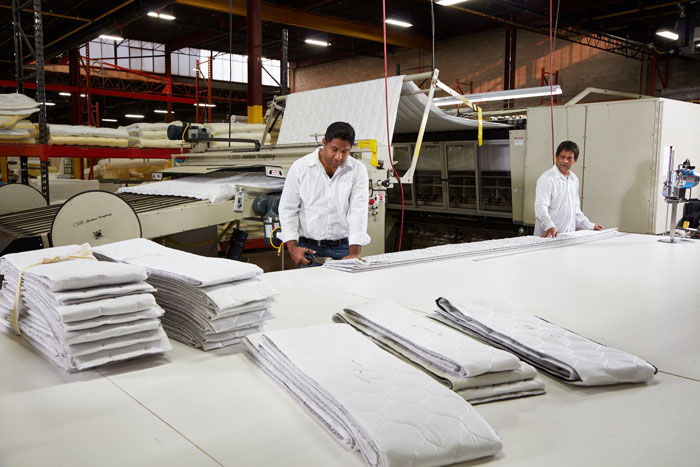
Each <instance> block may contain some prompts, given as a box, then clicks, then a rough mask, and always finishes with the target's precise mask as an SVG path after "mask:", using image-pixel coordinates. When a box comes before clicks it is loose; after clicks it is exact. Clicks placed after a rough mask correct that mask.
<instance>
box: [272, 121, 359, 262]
mask: <svg viewBox="0 0 700 467" xmlns="http://www.w3.org/2000/svg"><path fill="white" fill-rule="evenodd" d="M354 142H355V130H354V129H353V128H352V126H350V124H348V123H345V122H335V123H331V125H330V126H329V127H328V129H327V130H326V134H325V137H324V138H323V141H322V143H323V145H322V146H321V147H320V148H318V149H316V150H315V151H314V152H312V153H311V154H307V155H306V156H304V157H302V158H301V159H299V160H297V161H295V162H294V163H293V164H292V166H291V167H290V168H289V172H287V178H286V180H285V182H284V189H283V190H282V198H281V199H280V206H279V215H280V224H281V227H282V232H281V234H280V238H281V239H282V241H284V242H285V243H286V244H287V250H288V251H289V255H290V256H291V257H292V260H294V262H295V263H296V264H298V265H299V266H302V267H304V266H309V265H312V266H318V264H317V263H315V262H312V261H311V260H310V258H309V257H308V255H316V256H318V257H331V258H333V259H349V258H359V257H360V250H361V249H362V246H363V245H367V244H368V243H369V241H370V238H369V235H367V209H368V208H367V205H368V199H369V182H368V175H367V169H366V168H365V166H364V165H362V163H361V162H359V161H357V160H355V159H354V158H352V157H348V156H349V155H350V149H351V148H352V145H353V143H354Z"/></svg>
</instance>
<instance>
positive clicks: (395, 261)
mask: <svg viewBox="0 0 700 467" xmlns="http://www.w3.org/2000/svg"><path fill="white" fill-rule="evenodd" d="M617 234H618V232H617V229H607V230H602V231H595V230H579V231H577V232H571V233H565V234H559V236H557V237H556V238H541V237H534V236H528V237H512V238H503V239H498V240H485V241H482V242H470V243H460V244H456V245H440V246H434V247H430V248H424V249H421V250H406V251H400V252H396V253H385V254H382V255H374V256H367V257H365V258H363V259H357V258H353V259H341V260H330V261H326V262H325V263H324V265H323V267H326V268H330V269H335V270H338V271H344V272H364V271H373V270H375V269H384V268H391V267H397V266H404V265H407V264H416V263H424V262H430V261H438V260H443V259H454V258H462V257H467V256H483V255H490V254H494V253H501V252H506V251H514V250H530V249H537V248H549V247H553V246H564V245H572V244H577V243H586V242H591V241H596V240H604V239H606V238H612V237H615V236H616V235H617Z"/></svg>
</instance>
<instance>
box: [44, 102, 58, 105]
mask: <svg viewBox="0 0 700 467" xmlns="http://www.w3.org/2000/svg"><path fill="white" fill-rule="evenodd" d="M44 105H56V103H55V102H44Z"/></svg>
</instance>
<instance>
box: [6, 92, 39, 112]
mask: <svg viewBox="0 0 700 467" xmlns="http://www.w3.org/2000/svg"><path fill="white" fill-rule="evenodd" d="M34 107H39V103H38V102H37V101H35V100H34V99H32V98H31V97H29V96H25V95H24V94H20V93H17V92H11V93H7V94H0V110H17V109H32V108H34Z"/></svg>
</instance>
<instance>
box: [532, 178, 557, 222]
mask: <svg viewBox="0 0 700 467" xmlns="http://www.w3.org/2000/svg"><path fill="white" fill-rule="evenodd" d="M552 189H553V185H552V179H551V178H544V179H543V177H540V179H539V180H537V186H536V188H535V218H536V219H537V221H538V222H539V223H540V225H541V226H542V228H543V229H544V231H545V232H546V231H547V230H549V229H551V228H552V227H555V225H554V221H552V217H551V216H550V215H549V205H550V204H551V202H552Z"/></svg>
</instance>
